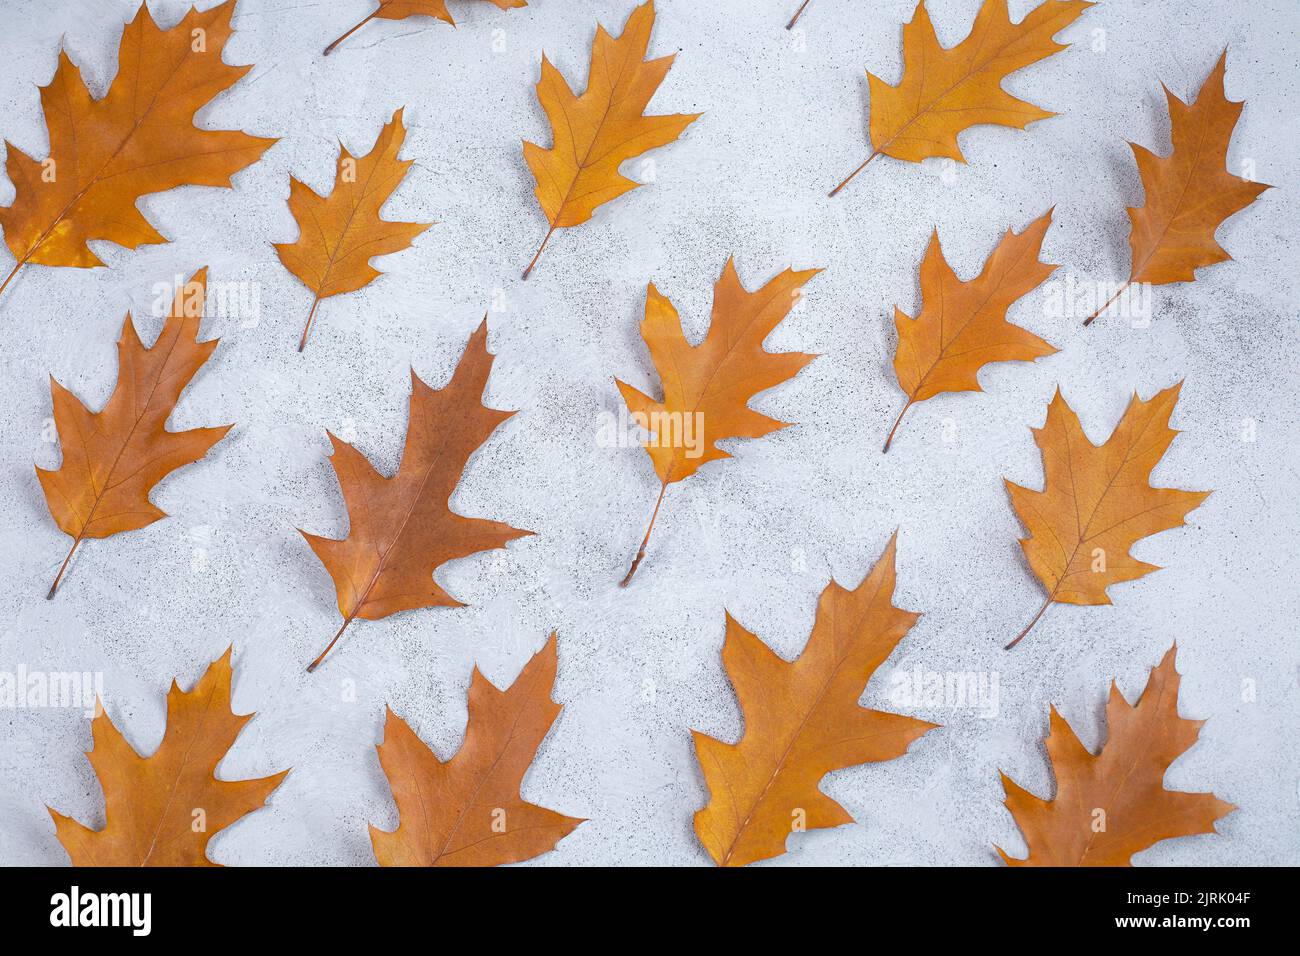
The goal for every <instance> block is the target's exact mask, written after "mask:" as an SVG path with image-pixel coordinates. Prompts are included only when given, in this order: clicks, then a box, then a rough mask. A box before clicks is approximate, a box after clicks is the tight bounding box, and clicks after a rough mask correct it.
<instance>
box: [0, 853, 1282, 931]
mask: <svg viewBox="0 0 1300 956" xmlns="http://www.w3.org/2000/svg"><path fill="white" fill-rule="evenodd" d="M0 877H3V887H4V888H3V893H2V894H0V917H3V925H4V927H5V941H6V943H9V944H13V943H17V942H19V941H20V940H23V939H25V938H27V937H30V936H47V937H48V938H50V939H57V938H58V937H60V936H62V937H65V938H66V937H67V936H68V935H69V934H71V933H76V934H78V936H79V938H80V939H81V940H82V941H87V940H89V939H90V937H91V936H97V937H99V938H102V939H108V938H110V937H112V938H113V939H114V941H127V942H128V943H129V942H130V941H131V940H132V938H133V937H137V938H146V936H145V934H144V933H143V932H142V931H143V930H144V929H145V928H146V923H147V929H148V934H147V938H151V939H158V940H163V941H166V942H169V943H170V942H188V941H192V940H196V939H204V940H206V941H207V942H209V943H212V944H214V945H223V943H222V942H221V941H225V942H224V944H225V945H230V946H232V947H241V948H242V947H244V946H247V945H250V944H252V945H257V946H259V947H261V946H262V945H264V944H265V943H267V942H275V941H278V940H281V939H283V940H292V941H293V942H295V943H302V942H309V941H313V940H320V941H322V942H326V943H335V944H337V943H340V942H342V941H343V939H344V938H346V939H351V938H356V937H358V936H359V937H362V938H365V937H369V938H371V939H372V940H375V941H376V942H379V943H380V945H384V942H383V941H385V940H387V941H388V942H389V943H393V944H396V943H397V941H399V940H404V939H408V938H411V936H412V934H419V935H417V936H415V937H414V939H426V940H437V939H439V938H442V939H444V940H452V939H454V940H458V941H459V942H457V943H456V944H455V945H456V946H457V947H463V946H465V945H466V944H467V943H468V942H469V941H470V940H471V939H473V935H471V934H479V933H481V934H484V935H483V937H482V938H483V940H484V942H490V943H491V945H493V946H494V947H499V946H500V945H501V944H502V943H503V941H504V937H505V936H513V937H515V938H518V939H520V940H521V941H523V940H528V939H530V938H531V939H532V940H533V942H535V943H536V942H542V941H545V942H546V943H547V945H548V946H553V945H556V944H557V943H558V942H559V941H560V940H561V939H563V938H564V937H569V938H571V939H575V940H578V939H586V940H588V941H594V940H596V939H598V938H605V940H606V943H607V944H608V945H609V946H610V947H612V948H621V947H623V946H626V945H628V944H629V943H633V942H635V940H636V939H638V938H641V939H642V943H644V942H646V941H647V940H648V939H649V938H653V939H656V940H657V941H658V943H659V944H661V945H669V944H670V943H671V942H672V940H673V937H672V936H669V935H667V933H668V932H669V931H671V930H673V929H674V928H677V927H680V928H681V929H682V930H683V931H685V932H687V933H689V935H688V936H685V937H681V940H683V941H684V940H687V939H689V940H691V941H692V942H693V944H694V945H698V944H699V943H700V942H702V939H701V937H704V938H707V937H709V936H711V935H713V934H714V933H717V934H719V935H720V936H721V937H725V938H727V939H728V940H730V942H731V943H732V944H733V945H734V944H736V943H737V942H738V941H739V940H740V939H743V938H745V937H748V936H750V935H754V936H756V937H757V938H759V939H760V940H761V939H762V937H763V935H764V934H767V933H770V932H771V931H773V930H776V929H780V930H781V931H782V932H784V933H790V932H796V933H798V932H801V931H804V930H806V931H807V932H808V933H809V934H810V935H809V936H808V937H807V940H808V942H809V943H810V944H811V945H820V944H821V943H822V942H823V941H824V940H825V939H826V938H827V937H828V936H830V937H839V936H844V937H847V938H857V939H859V940H861V941H864V942H865V941H867V940H870V939H873V938H875V937H874V936H873V933H874V932H877V931H879V932H885V933H887V935H888V937H890V938H892V937H894V936H897V935H898V934H899V933H900V932H901V933H903V934H904V935H905V936H906V935H910V934H912V933H919V934H920V935H919V936H916V937H915V938H916V939H917V941H918V942H920V941H921V940H924V943H925V945H926V946H927V947H928V946H930V945H932V944H934V943H936V942H942V941H944V940H948V939H951V940H953V941H961V940H965V941H967V942H975V941H979V940H981V939H984V940H988V939H989V938H991V937H989V936H988V935H987V934H988V933H990V932H994V933H996V934H1010V935H1008V936H1005V937H1004V938H1005V939H1006V940H1007V941H1008V942H1011V941H1014V940H1019V941H1020V943H1022V944H1028V943H1030V942H1044V943H1045V942H1048V941H1051V940H1053V939H1056V940H1060V941H1061V942H1069V943H1071V944H1076V943H1077V942H1078V941H1080V940H1086V939H1092V938H1096V937H1099V936H1105V937H1110V938H1114V939H1119V938H1123V937H1126V936H1127V937H1132V938H1135V939H1140V938H1149V939H1150V938H1160V939H1174V938H1179V939H1184V938H1186V937H1187V936H1189V935H1192V934H1200V935H1201V936H1202V937H1204V938H1206V939H1207V940H1214V941H1216V942H1221V943H1225V944H1231V943H1232V942H1233V941H1234V940H1240V939H1241V935H1240V934H1242V933H1250V932H1252V931H1255V930H1259V929H1263V930H1267V931H1271V932H1272V933H1273V934H1274V937H1276V935H1277V934H1278V933H1279V932H1280V931H1284V930H1288V929H1289V927H1290V925H1291V920H1290V919H1289V918H1287V917H1284V916H1283V909H1284V907H1286V906H1287V903H1288V901H1289V899H1290V894H1291V891H1292V887H1293V886H1294V884H1295V871H1294V869H1145V868H1134V869H1125V870H1119V869H1115V870H1024V869H1021V870H1009V869H865V868H863V869H839V870H830V869H798V868H781V867H766V868H750V869H748V870H743V871H725V872H724V871H718V870H710V869H703V868H701V869H673V870H667V869H607V870H584V869H563V870H561V869H548V868H540V867H539V868H498V869H495V870H432V871H431V870H379V869H357V870H341V869H292V870H288V869H286V870H271V869H266V870H262V869H257V870H253V869H210V870H93V869H76V870H74V869H7V870H0ZM74 887H75V890H74ZM104 894H108V895H107V896H105V895H104ZM121 894H127V895H126V896H123V895H121ZM131 894H148V896H147V909H146V905H145V904H146V897H145V896H143V895H135V896H132V895H131ZM1288 908H1289V907H1288ZM1289 909H1290V908H1289ZM1293 915H1294V909H1290V913H1289V914H1288V916H1293ZM146 916H147V920H146ZM611 919H613V920H615V921H616V922H614V923H611ZM74 923H75V924H78V925H73V924H74ZM86 923H100V924H102V923H116V924H117V925H94V926H87V925H85V924H86ZM618 925H621V926H623V927H624V929H623V935H624V938H623V939H622V940H619V939H615V938H613V937H611V936H610V933H611V927H612V926H618ZM638 926H639V927H641V929H639V930H638V929H636V927H638ZM909 927H911V928H910V929H909ZM394 931H400V933H401V934H402V935H400V936H398V935H394ZM448 932H449V933H454V934H455V935H454V936H442V935H441V934H443V933H448ZM643 932H645V933H649V937H648V938H647V937H642V936H641V934H642V933H643ZM340 934H342V935H340ZM570 934H572V935H570ZM616 935H620V934H616ZM467 936H469V939H467V938H466V937H467ZM885 938H886V937H879V939H881V940H883V939H885ZM769 942H770V941H769ZM10 951H11V952H17V950H10Z"/></svg>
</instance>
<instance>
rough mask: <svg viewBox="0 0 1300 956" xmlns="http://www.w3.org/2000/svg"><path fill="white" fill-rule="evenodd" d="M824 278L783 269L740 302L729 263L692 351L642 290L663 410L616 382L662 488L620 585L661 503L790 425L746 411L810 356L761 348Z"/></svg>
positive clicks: (668, 315) (644, 329) (669, 307)
mask: <svg viewBox="0 0 1300 956" xmlns="http://www.w3.org/2000/svg"><path fill="white" fill-rule="evenodd" d="M820 271H821V270H820V269H805V270H803V271H795V270H793V269H787V270H786V271H784V272H782V273H781V274H780V275H778V276H777V277H776V278H775V279H773V280H771V281H770V282H768V284H767V285H765V286H763V288H761V289H759V290H758V291H757V292H746V291H745V288H744V286H742V285H741V284H740V277H739V276H738V275H736V264H735V262H734V261H733V260H732V259H728V260H727V264H726V266H725V267H724V268H723V270H722V276H721V278H719V279H718V281H717V284H716V285H715V286H714V287H713V316H712V319H711V320H710V322H709V333H708V335H707V336H705V338H704V341H703V342H701V343H700V344H699V345H691V344H690V343H689V342H687V341H686V336H685V334H684V333H683V332H682V324H681V321H680V320H679V319H678V317H677V310H676V309H674V308H673V304H672V303H671V302H669V301H668V300H667V299H666V298H665V297H664V296H662V295H660V294H659V290H658V289H656V288H655V287H654V283H651V284H650V285H649V286H647V288H646V302H645V319H644V321H642V323H641V337H642V338H643V339H645V343H646V345H648V346H649V347H650V358H651V359H652V360H653V361H654V365H655V368H656V369H657V370H658V371H659V377H660V379H661V380H662V382H663V391H664V400H663V401H662V402H656V401H655V400H654V399H652V398H651V397H650V396H648V395H646V394H645V393H644V392H641V391H640V390H638V389H636V388H633V387H632V386H631V385H628V384H627V383H626V382H622V381H618V380H617V379H615V381H616V382H617V384H618V388H619V391H620V392H622V393H623V401H624V402H626V403H627V407H628V410H629V411H630V412H631V413H632V417H633V419H634V420H635V421H636V422H637V424H638V425H640V426H641V427H642V428H644V429H645V430H647V431H649V432H650V436H649V438H647V439H646V442H645V449H646V451H647V452H648V453H649V454H650V460H651V461H652V462H653V463H654V468H655V473H656V474H658V475H659V480H660V481H661V482H662V484H661V486H660V488H659V499H658V501H656V502H655V508H654V513H653V514H652V515H651V517H650V527H648V528H647V529H646V533H645V538H644V539H643V540H642V542H641V548H640V550H639V551H638V552H637V555H636V558H635V559H634V560H633V562H632V567H631V569H630V570H629V571H628V573H627V577H626V578H624V579H623V584H624V585H626V584H627V583H628V582H629V581H631V580H632V575H634V574H635V573H636V569H637V566H638V565H639V564H640V563H641V559H642V558H644V557H645V549H646V543H647V542H648V541H649V540H650V532H651V531H653V530H654V523H655V518H656V517H658V515H659V506H660V505H661V504H662V503H663V500H664V493H665V492H666V491H667V490H668V486H669V485H670V484H672V483H674V482H678V481H681V480H682V479H684V478H688V477H690V476H691V475H693V474H695V472H696V471H697V470H698V469H699V468H700V466H701V465H704V464H706V463H707V462H710V461H716V460H717V459H719V458H730V457H731V456H730V455H729V454H728V453H727V452H725V451H723V450H722V449H721V448H719V447H718V445H717V443H718V442H720V441H722V440H723V439H727V438H761V437H762V436H764V435H766V434H768V433H769V432H773V431H776V430H777V429H778V428H785V427H786V426H787V425H788V424H789V423H788V422H779V421H777V420H775V419H773V418H769V417H768V416H766V415H764V414H762V413H760V412H756V411H754V410H753V409H752V408H750V407H749V401H750V399H752V398H753V397H754V396H755V395H757V394H758V393H759V392H761V391H764V390H765V389H769V388H772V387H773V386H774V385H779V384H780V383H782V382H784V381H786V380H787V379H790V378H793V377H794V376H795V375H796V374H797V373H798V372H799V370H800V369H802V368H803V367H804V366H805V365H807V364H808V363H809V362H811V361H812V360H813V359H814V358H816V356H815V355H805V354H803V353H802V352H768V351H767V350H766V349H764V348H763V341H764V339H766V338H767V336H768V335H769V334H770V333H771V331H772V330H773V329H775V328H776V327H777V325H779V324H780V322H781V320H782V319H784V318H785V317H786V315H787V314H789V312H790V309H791V308H793V307H794V305H795V303H796V302H798V301H799V296H800V295H801V291H800V290H801V289H802V288H803V286H804V284H805V283H806V282H807V281H808V280H809V279H811V278H812V277H813V276H815V275H816V274H817V273H818V272H820Z"/></svg>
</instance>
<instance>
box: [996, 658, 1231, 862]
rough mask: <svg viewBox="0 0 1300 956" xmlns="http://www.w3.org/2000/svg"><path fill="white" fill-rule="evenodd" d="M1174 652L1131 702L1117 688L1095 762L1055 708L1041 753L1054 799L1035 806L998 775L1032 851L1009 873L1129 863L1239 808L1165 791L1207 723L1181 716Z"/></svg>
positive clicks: (1208, 796) (1206, 796)
mask: <svg viewBox="0 0 1300 956" xmlns="http://www.w3.org/2000/svg"><path fill="white" fill-rule="evenodd" d="M1177 650H1178V648H1177V645H1175V646H1174V647H1171V648H1170V649H1169V651H1168V652H1167V653H1166V654H1165V657H1164V660H1162V661H1161V662H1160V666H1159V667H1157V668H1156V669H1155V670H1153V671H1152V672H1151V676H1150V678H1149V679H1148V680H1147V686H1146V689H1145V690H1143V691H1142V695H1141V697H1139V699H1138V702H1137V705H1136V706H1134V705H1131V704H1129V702H1128V701H1126V700H1125V699H1124V695H1123V694H1121V693H1120V692H1119V687H1118V686H1116V684H1115V682H1114V681H1111V685H1110V700H1108V701H1107V702H1106V726H1107V740H1106V743H1105V745H1104V746H1103V747H1102V748H1101V752H1100V753H1098V754H1096V755H1095V756H1094V755H1093V754H1091V753H1089V752H1088V750H1087V748H1085V747H1084V746H1083V744H1082V743H1081V742H1080V741H1079V738H1078V737H1076V736H1075V735H1074V731H1073V730H1071V729H1070V725H1069V724H1067V723H1066V722H1065V719H1064V718H1063V717H1061V715H1060V714H1059V713H1058V712H1057V710H1056V708H1055V707H1053V708H1052V712H1051V731H1050V733H1049V734H1048V736H1047V755H1048V758H1049V759H1050V760H1051V763H1052V769H1053V770H1054V771H1055V773H1056V799H1055V800H1040V799H1039V798H1038V797H1036V796H1034V795H1033V794H1032V793H1030V792H1029V791H1028V790H1025V789H1023V788H1021V787H1019V786H1018V785H1017V784H1016V783H1015V782H1014V781H1013V780H1012V779H1011V778H1010V777H1008V776H1007V775H1006V774H1002V775H1001V776H1002V786H1003V788H1004V789H1005V790H1006V793H1007V799H1006V805H1007V809H1008V810H1010V811H1011V815H1012V816H1013V817H1014V818H1015V821H1016V823H1017V824H1018V825H1019V826H1020V832H1021V833H1023V834H1024V836H1025V842H1026V843H1027V844H1028V845H1029V856H1028V858H1026V859H1024V860H1016V859H1013V858H1012V857H1009V856H1007V854H1006V853H1005V852H1004V851H1003V850H1002V848H1001V847H996V849H997V851H998V853H999V854H1000V855H1001V856H1002V859H1003V860H1005V861H1006V863H1007V865H1008V866H1132V865H1133V863H1132V857H1133V854H1134V853H1140V852H1141V851H1143V850H1145V849H1147V848H1148V847H1150V846H1153V845H1154V844H1156V843H1159V842H1160V841H1161V840H1168V839H1170V838H1172V837H1180V836H1191V835H1193V834H1196V833H1213V832H1214V821H1215V820H1217V819H1219V818H1220V817H1222V816H1224V815H1225V814H1228V813H1231V812H1232V811H1233V810H1235V809H1236V807H1234V806H1233V805H1232V804H1231V803H1225V802H1223V801H1222V800H1220V799H1219V798H1218V797H1216V796H1215V795H1214V794H1212V793H1182V792H1179V791H1175V790H1166V789H1165V785H1164V779H1165V771H1166V770H1168V769H1169V766H1170V764H1172V763H1173V762H1174V761H1175V760H1177V759H1178V758H1179V757H1180V756H1181V755H1182V754H1184V753H1186V752H1187V750H1188V749H1189V748H1190V747H1191V746H1192V745H1193V744H1194V743H1196V738H1197V736H1198V735H1199V734H1200V732H1201V724H1203V723H1205V721H1203V720H1186V719H1185V718H1182V717H1179V716H1178V683H1179V677H1178V671H1177V670H1176V669H1175V667H1174V656H1175V654H1176V653H1177Z"/></svg>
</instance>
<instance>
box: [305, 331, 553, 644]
mask: <svg viewBox="0 0 1300 956" xmlns="http://www.w3.org/2000/svg"><path fill="white" fill-rule="evenodd" d="M491 371H492V355H491V353H489V352H488V350H487V318H486V317H484V320H483V323H482V324H481V325H479V327H478V329H477V330H476V331H475V332H474V334H473V335H472V336H470V340H469V343H468V344H467V345H466V346H465V353H464V355H462V356H461V359H460V363H459V364H458V365H457V366H456V371H455V372H454V373H453V374H452V377H451V381H450V382H449V383H448V384H447V387H446V388H443V389H440V390H437V389H432V388H430V387H429V386H428V385H426V384H424V382H422V381H420V379H419V378H418V377H417V376H416V374H415V373H414V372H412V373H411V412H410V424H409V425H408V426H407V432H406V448H405V450H404V451H403V452H402V461H401V463H400V464H399V465H398V468H397V474H395V475H394V476H393V477H392V478H385V477H384V476H383V475H381V474H379V472H377V471H375V468H374V466H373V465H371V464H370V462H369V461H367V460H366V457H365V456H364V455H362V454H361V453H360V452H359V451H357V450H356V449H355V448H353V447H352V446H351V445H349V444H348V443H347V442H345V441H342V440H340V439H339V438H337V437H335V436H334V435H330V441H331V442H332V443H333V446H334V454H333V455H332V456H331V457H330V464H331V465H333V466H334V472H335V474H336V475H338V479H339V485H340V487H341V488H342V489H343V500H344V501H346V502H347V506H348V522H349V525H350V527H349V530H348V536H347V537H346V538H345V539H343V540H341V541H336V540H334V539H332V538H321V537H318V536H316V535H314V534H308V533H307V532H305V531H303V532H302V536H303V537H304V538H306V539H307V543H308V544H310V545H311V548H312V550H313V551H315V552H316V557H318V558H320V560H321V563H322V564H324V565H325V569H326V570H327V571H329V573H330V577H331V578H333V579H334V588H335V590H336V591H337V593H338V606H339V613H340V614H342V615H343V626H342V627H340V628H339V631H338V633H337V634H335V635H334V640H332V641H330V643H329V646H328V647H326V648H325V650H324V651H322V652H321V655H320V656H319V657H317V658H316V660H315V661H313V662H312V664H311V666H310V667H309V668H308V670H314V669H315V668H316V666H317V665H319V664H320V662H321V661H323V660H324V659H325V655H326V654H328V653H329V652H330V650H331V648H333V647H334V644H335V643H336V642H337V641H338V639H339V638H340V637H342V635H343V632H344V630H346V629H347V626H348V625H349V624H351V623H352V621H353V620H355V619H356V618H361V619H363V620H368V621H375V620H379V619H380V618H384V617H387V616H388V615H390V614H396V613H397V612H398V611H407V610H413V609H415V608H423V607H463V606H464V605H462V604H461V602H459V601H457V600H456V599H455V598H454V597H452V596H451V595H450V594H448V593H447V592H446V591H444V590H443V589H442V588H441V587H440V586H439V585H438V584H437V582H435V581H434V579H433V572H434V571H436V570H437V569H438V568H439V567H441V566H442V565H444V564H446V563H447V562H448V561H452V560H454V559H456V558H463V557H466V556H467V555H471V554H474V553H476V552H479V551H487V550H490V549H493V548H504V547H505V545H506V542H508V541H513V540H514V539H515V538H520V537H523V536H524V535H528V534H531V533H532V532H530V531H520V530H518V529H516V528H512V527H510V526H509V525H507V524H502V523H501V522H499V521H487V520H484V519H482V518H466V517H463V516H461V515H459V514H456V512H454V511H452V510H451V507H450V505H449V504H448V502H449V500H450V499H451V495H452V492H453V491H455V490H456V485H457V483H458V482H459V481H460V475H461V471H462V470H463V469H464V467H465V465H466V464H467V463H468V461H469V457H470V455H472V454H473V453H474V451H475V450H476V449H477V448H478V447H479V446H480V445H481V444H483V442H485V441H486V440H487V438H488V436H489V435H491V434H492V432H493V431H495V430H496V427H497V426H498V425H500V424H501V423H502V422H504V421H505V420H506V419H507V418H509V417H510V416H512V415H513V414H514V412H501V411H497V410H496V409H493V408H488V407H486V406H485V405H483V403H482V401H481V399H482V395H483V389H484V387H485V386H486V385H487V380H488V375H489V374H490V373H491Z"/></svg>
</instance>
